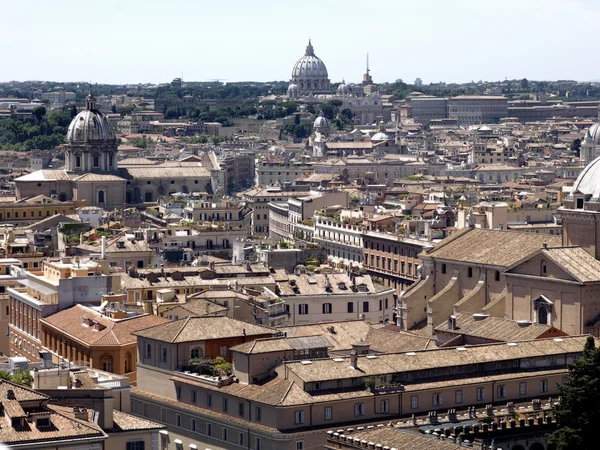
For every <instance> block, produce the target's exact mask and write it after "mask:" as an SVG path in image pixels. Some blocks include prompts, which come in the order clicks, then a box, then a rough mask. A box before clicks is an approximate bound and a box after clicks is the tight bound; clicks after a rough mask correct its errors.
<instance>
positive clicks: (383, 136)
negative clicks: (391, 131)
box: [371, 131, 390, 142]
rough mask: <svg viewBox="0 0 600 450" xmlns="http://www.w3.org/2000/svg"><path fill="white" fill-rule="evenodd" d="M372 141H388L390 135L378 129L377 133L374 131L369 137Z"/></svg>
mask: <svg viewBox="0 0 600 450" xmlns="http://www.w3.org/2000/svg"><path fill="white" fill-rule="evenodd" d="M371 140H372V141H377V142H381V141H389V140H390V137H389V136H388V135H387V134H385V133H384V132H383V131H379V132H377V133H375V134H374V135H373V137H372V138H371Z"/></svg>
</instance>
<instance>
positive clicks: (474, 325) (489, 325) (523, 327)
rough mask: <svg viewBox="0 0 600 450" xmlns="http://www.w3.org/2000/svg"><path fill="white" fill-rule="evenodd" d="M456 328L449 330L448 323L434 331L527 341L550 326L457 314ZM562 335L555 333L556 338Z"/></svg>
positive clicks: (496, 339) (539, 334)
mask: <svg viewBox="0 0 600 450" xmlns="http://www.w3.org/2000/svg"><path fill="white" fill-rule="evenodd" d="M454 316H455V317H456V328H455V329H453V330H450V329H449V328H448V322H447V321H446V322H444V323H442V324H441V325H438V326H437V327H436V328H435V329H436V331H447V332H449V333H454V334H462V335H467V336H473V337H480V338H484V339H491V340H494V341H499V342H502V341H504V342H508V341H511V342H512V341H527V340H531V339H537V338H538V337H540V336H541V335H542V334H543V333H545V332H546V331H548V330H550V329H551V328H552V327H551V326H550V325H542V324H539V323H527V324H525V323H519V322H517V321H515V320H509V319H503V318H500V317H494V316H482V315H479V316H475V315H473V314H469V313H457V314H455V315H454ZM562 334H563V333H560V332H557V336H559V335H562Z"/></svg>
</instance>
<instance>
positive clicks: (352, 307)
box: [347, 302, 354, 313]
mask: <svg viewBox="0 0 600 450" xmlns="http://www.w3.org/2000/svg"><path fill="white" fill-rule="evenodd" d="M347 311H348V312H349V313H353V312H354V303H353V302H348V305H347Z"/></svg>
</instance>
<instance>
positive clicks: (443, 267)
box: [442, 264, 446, 273]
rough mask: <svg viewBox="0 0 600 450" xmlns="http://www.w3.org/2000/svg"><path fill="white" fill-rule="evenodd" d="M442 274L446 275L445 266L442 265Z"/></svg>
mask: <svg viewBox="0 0 600 450" xmlns="http://www.w3.org/2000/svg"><path fill="white" fill-rule="evenodd" d="M442 273H446V264H442Z"/></svg>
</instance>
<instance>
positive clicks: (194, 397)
mask: <svg viewBox="0 0 600 450" xmlns="http://www.w3.org/2000/svg"><path fill="white" fill-rule="evenodd" d="M192 403H196V391H192Z"/></svg>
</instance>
